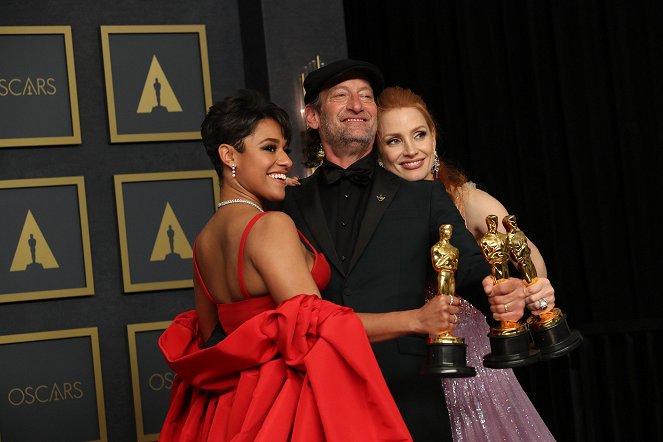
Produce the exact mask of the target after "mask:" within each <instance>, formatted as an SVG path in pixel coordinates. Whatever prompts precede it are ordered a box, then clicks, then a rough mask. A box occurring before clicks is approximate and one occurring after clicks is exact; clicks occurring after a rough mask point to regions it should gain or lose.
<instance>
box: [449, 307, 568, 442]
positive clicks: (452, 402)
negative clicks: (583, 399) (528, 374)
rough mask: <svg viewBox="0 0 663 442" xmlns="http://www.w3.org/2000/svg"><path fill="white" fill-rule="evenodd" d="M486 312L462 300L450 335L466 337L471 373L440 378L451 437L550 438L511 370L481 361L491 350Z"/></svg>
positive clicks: (462, 440) (460, 440)
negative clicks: (490, 365)
mask: <svg viewBox="0 0 663 442" xmlns="http://www.w3.org/2000/svg"><path fill="white" fill-rule="evenodd" d="M489 331H490V329H489V326H488V323H487V322H486V317H485V316H484V315H483V314H482V313H481V312H480V311H479V310H477V309H476V308H474V306H473V305H472V304H470V303H469V302H467V301H465V300H463V302H462V304H461V307H460V313H459V315H458V326H457V327H456V330H455V331H454V332H453V335H454V336H460V337H463V338H464V339H465V344H467V365H469V366H472V367H474V368H475V369H476V372H477V375H476V376H475V377H471V378H448V379H443V380H442V386H443V387H444V395H445V398H446V401H447V408H448V410H449V419H450V421H451V428H452V433H453V440H454V441H455V442H477V441H490V442H495V441H504V442H507V441H508V442H513V441H527V442H530V441H554V440H555V438H554V437H553V435H552V434H551V433H550V431H549V430H548V427H546V424H545V423H544V422H543V420H542V419H541V416H539V413H538V412H537V411H536V408H534V405H533V404H532V402H531V401H530V400H529V397H527V394H526V393H525V391H524V390H523V388H522V387H521V386H520V383H519V382H518V379H517V378H516V375H515V374H514V373H513V370H511V369H499V370H497V369H492V368H486V367H484V366H483V356H484V355H485V354H488V353H490V341H489V340H488V336H487V335H488V332H489Z"/></svg>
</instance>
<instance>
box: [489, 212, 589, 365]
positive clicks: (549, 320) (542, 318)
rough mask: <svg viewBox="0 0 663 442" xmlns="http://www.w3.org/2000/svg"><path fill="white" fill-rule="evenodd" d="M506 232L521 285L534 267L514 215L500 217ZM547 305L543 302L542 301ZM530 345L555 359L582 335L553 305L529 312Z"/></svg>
mask: <svg viewBox="0 0 663 442" xmlns="http://www.w3.org/2000/svg"><path fill="white" fill-rule="evenodd" d="M502 225H503V226H504V228H505V229H506V232H507V241H508V246H509V256H510V257H511V259H512V260H513V261H514V262H515V263H516V265H517V266H518V270H519V271H520V273H521V274H522V277H523V282H524V283H525V285H528V286H529V285H532V284H535V283H536V281H537V273H536V267H534V264H533V263H532V257H531V252H530V248H529V244H528V242H527V236H526V235H525V233H523V231H522V230H520V229H519V228H518V223H517V221H516V216H515V215H507V216H505V217H504V218H503V219H502ZM546 305H547V302H546ZM527 324H528V326H529V330H530V333H531V335H532V340H533V341H534V345H535V346H536V347H537V348H538V349H539V350H540V351H541V359H543V360H548V359H552V358H556V357H558V356H561V355H563V354H566V353H568V352H569V351H571V350H573V349H575V348H577V347H578V346H579V345H580V344H581V343H582V335H581V334H580V332H578V331H577V330H571V329H570V328H569V325H568V323H567V321H566V315H565V314H564V313H562V310H561V309H559V308H557V307H555V308H553V309H551V310H550V311H547V312H541V313H539V314H538V315H536V314H533V315H532V316H530V317H529V318H528V319H527Z"/></svg>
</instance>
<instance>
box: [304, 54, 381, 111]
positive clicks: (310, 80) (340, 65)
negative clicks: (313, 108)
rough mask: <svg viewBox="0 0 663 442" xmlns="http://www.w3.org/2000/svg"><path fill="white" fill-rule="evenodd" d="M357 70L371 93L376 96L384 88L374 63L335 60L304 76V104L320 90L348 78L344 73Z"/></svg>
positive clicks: (309, 101) (312, 98)
mask: <svg viewBox="0 0 663 442" xmlns="http://www.w3.org/2000/svg"><path fill="white" fill-rule="evenodd" d="M351 72H357V73H359V74H362V75H364V76H365V77H366V78H367V79H368V81H369V83H371V87H372V88H373V94H374V95H375V96H376V97H377V96H378V95H379V94H380V92H382V89H384V77H382V72H380V69H378V67H377V66H375V65H374V64H371V63H368V62H365V61H359V60H349V59H344V60H336V61H334V62H332V63H329V64H327V65H325V66H323V67H321V68H320V69H316V70H315V71H313V72H311V73H310V74H308V75H307V76H306V79H305V80H304V90H305V91H306V95H304V104H309V103H311V102H312V101H314V100H315V99H316V98H318V95H319V94H320V91H322V90H323V89H326V88H328V87H331V86H334V85H335V84H338V83H340V82H341V81H345V80H347V79H348V77H347V76H346V74H349V73H351Z"/></svg>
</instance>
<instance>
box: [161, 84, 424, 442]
mask: <svg viewBox="0 0 663 442" xmlns="http://www.w3.org/2000/svg"><path fill="white" fill-rule="evenodd" d="M290 132H291V129H290V123H289V121H288V116H287V114H286V113H285V111H283V110H282V109H280V108H279V107H277V106H276V105H274V104H273V103H271V102H268V101H267V100H265V98H264V97H262V96H261V95H260V94H259V93H257V92H254V91H250V90H240V91H238V93H237V94H235V95H234V96H232V97H228V98H226V99H224V100H223V101H221V102H218V103H216V104H215V105H214V106H212V107H211V108H210V110H209V112H208V114H207V116H206V118H205V120H204V121H203V124H202V136H203V143H204V144H205V148H206V150H207V153H208V155H209V157H210V159H211V161H212V164H213V165H214V167H215V169H216V171H217V173H218V174H219V177H220V179H221V180H222V183H223V185H222V187H221V200H222V201H221V203H219V209H218V210H217V212H216V213H215V214H214V216H212V218H211V219H210V220H209V222H208V223H207V224H206V226H205V227H204V228H203V229H202V231H201V232H200V233H199V235H198V237H197V238H196V242H195V244H194V275H193V281H194V291H195V297H196V309H195V310H192V311H189V312H185V313H182V314H180V315H178V316H177V317H176V318H175V320H174V321H173V323H172V325H171V326H170V327H169V328H168V329H167V330H166V331H165V332H164V334H163V335H162V336H161V338H160V340H159V346H160V348H161V350H162V352H163V354H164V356H165V358H166V360H167V361H168V364H169V365H170V367H171V368H172V369H173V370H174V372H175V373H176V377H175V382H174V383H173V388H172V392H171V405H170V409H169V411H168V415H167V416H166V419H165V422H164V425H163V428H162V431H161V433H160V439H159V440H161V441H178V442H179V441H207V440H214V441H270V442H272V441H290V440H292V441H307V442H309V441H325V440H328V441H344V442H346V441H407V440H411V438H410V435H409V433H408V430H407V428H406V427H405V424H404V423H403V420H402V418H401V416H400V413H399V411H398V409H397V407H396V405H395V403H394V401H393V399H392V397H391V395H390V393H389V390H388V389H387V386H386V384H385V382H384V379H383V377H382V374H381V372H380V369H379V367H378V365H377V363H376V361H375V358H374V356H373V352H372V350H371V347H370V344H369V341H368V338H367V335H366V331H365V329H364V327H363V325H362V322H361V320H360V319H359V317H358V316H357V315H356V314H355V313H354V312H353V311H352V310H351V309H349V308H346V307H341V306H338V305H335V304H332V303H329V302H327V301H324V300H322V299H321V298H320V290H321V289H322V288H324V286H325V285H326V284H327V282H328V281H329V276H330V269H329V265H328V264H327V262H326V260H325V257H324V256H323V255H322V254H320V253H318V252H317V251H316V250H314V249H313V248H312V247H311V245H310V244H309V243H308V241H307V240H306V238H304V237H303V236H302V235H301V233H299V231H298V230H297V229H296V228H295V225H294V223H293V222H292V220H291V219H290V218H289V217H288V216H287V215H285V214H283V213H281V212H264V211H263V209H262V204H263V202H265V201H277V200H281V199H283V198H284V196H285V186H286V176H287V174H288V172H289V171H290V168H291V166H292V161H291V160H290V158H289V156H288V152H289V150H288V143H289V140H290Z"/></svg>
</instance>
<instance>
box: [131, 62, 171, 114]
mask: <svg viewBox="0 0 663 442" xmlns="http://www.w3.org/2000/svg"><path fill="white" fill-rule="evenodd" d="M164 112H182V107H181V106H180V103H179V101H177V97H176V96H175V92H173V88H172V87H171V86H170V83H169V82H168V78H166V74H165V73H164V72H163V69H161V65H160V64H159V60H157V57H156V55H153V56H152V63H151V64H150V70H149V71H148V73H147V77H146V78H145V85H144V86H143V93H142V94H141V96H140V102H139V103H138V109H136V113H137V114H149V113H164Z"/></svg>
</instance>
